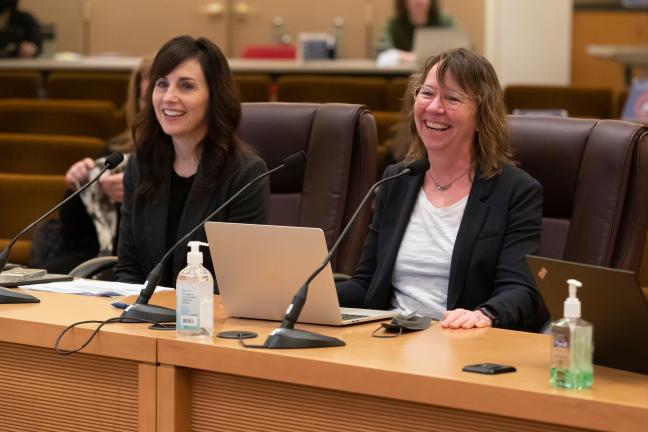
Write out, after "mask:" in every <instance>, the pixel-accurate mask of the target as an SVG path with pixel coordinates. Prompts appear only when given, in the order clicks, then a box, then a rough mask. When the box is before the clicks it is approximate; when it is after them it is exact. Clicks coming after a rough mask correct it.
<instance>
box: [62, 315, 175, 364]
mask: <svg viewBox="0 0 648 432" xmlns="http://www.w3.org/2000/svg"><path fill="white" fill-rule="evenodd" d="M140 322H141V323H149V324H153V325H155V326H156V327H158V328H166V327H172V328H175V324H164V323H159V322H155V321H149V320H145V319H140V318H122V317H116V318H108V319H107V320H104V321H99V320H88V321H79V322H75V323H74V324H71V325H69V326H67V327H66V328H65V329H63V331H62V332H61V334H60V335H58V337H57V338H56V342H54V351H56V353H57V354H60V355H70V354H74V353H76V352H79V351H81V350H82V349H83V348H85V347H87V346H88V345H89V344H90V342H92V340H93V339H94V338H95V337H96V336H97V334H98V333H99V330H101V328H102V327H103V326H105V325H106V324H112V323H140ZM82 324H99V325H98V326H97V328H96V329H95V330H94V331H93V332H92V334H91V335H90V337H89V338H88V340H86V341H85V342H84V343H83V345H81V346H80V347H78V348H75V349H73V350H65V349H62V348H60V347H59V344H60V343H61V339H63V337H64V336H65V334H66V333H67V332H69V331H70V330H72V329H73V328H75V327H77V326H79V325H82Z"/></svg>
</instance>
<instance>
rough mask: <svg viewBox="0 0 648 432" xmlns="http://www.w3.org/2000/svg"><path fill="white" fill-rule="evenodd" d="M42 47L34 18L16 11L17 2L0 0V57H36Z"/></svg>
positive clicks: (39, 32) (14, 0) (37, 25)
mask: <svg viewBox="0 0 648 432" xmlns="http://www.w3.org/2000/svg"><path fill="white" fill-rule="evenodd" d="M42 45H43V37H42V35H41V31H40V25H39V24H38V21H36V18H34V17H33V16H32V15H31V14H29V13H28V12H23V11H20V10H18V0H0V57H20V58H30V57H36V56H37V55H38V54H40V52H41V50H42Z"/></svg>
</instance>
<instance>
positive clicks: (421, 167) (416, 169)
mask: <svg viewBox="0 0 648 432" xmlns="http://www.w3.org/2000/svg"><path fill="white" fill-rule="evenodd" d="M429 169H430V161H428V160H427V159H418V160H415V161H414V162H411V163H409V164H407V166H406V167H405V168H404V169H403V171H405V170H409V172H408V174H409V175H411V176H415V175H419V174H423V173H424V172H425V171H427V170H429Z"/></svg>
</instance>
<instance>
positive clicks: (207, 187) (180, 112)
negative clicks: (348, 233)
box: [115, 36, 270, 286]
mask: <svg viewBox="0 0 648 432" xmlns="http://www.w3.org/2000/svg"><path fill="white" fill-rule="evenodd" d="M146 97H147V99H148V101H149V102H150V103H149V104H147V107H146V109H145V110H144V111H143V112H142V113H141V114H140V116H139V118H138V120H137V122H136V124H135V127H134V131H133V135H134V138H135V156H134V157H132V158H131V159H130V160H129V162H128V166H127V168H126V173H125V175H124V203H123V205H122V209H121V210H122V214H121V226H120V238H119V247H118V251H119V252H118V257H119V261H118V264H117V266H116V268H115V275H116V277H117V280H119V281H123V282H134V283H142V282H144V280H145V278H146V276H147V275H148V273H149V272H150V271H151V269H152V268H153V267H154V266H155V265H157V263H158V262H159V260H160V259H161V258H162V256H163V255H164V253H165V252H166V251H167V250H168V249H169V248H170V247H171V246H172V245H173V244H175V243H176V241H177V240H179V239H180V238H181V237H183V236H184V235H186V234H187V233H188V232H189V231H190V230H191V229H193V228H194V227H195V226H196V225H197V224H198V223H199V222H200V221H201V220H203V219H204V218H205V217H207V215H208V214H210V213H211V212H213V211H214V210H215V209H216V208H218V207H219V206H220V205H221V204H223V203H224V202H225V201H226V200H227V199H228V198H229V197H231V196H232V195H233V194H234V193H235V192H236V191H238V190H239V189H240V188H241V187H243V185H245V184H246V183H248V182H249V181H250V180H252V179H253V178H255V177H256V176H258V175H259V174H261V173H263V172H265V171H266V166H265V163H264V162H263V160H261V159H260V158H259V157H258V156H256V155H255V154H254V153H253V152H252V151H251V150H250V148H249V147H248V146H247V145H246V144H245V143H244V142H243V141H242V140H241V139H240V137H239V131H238V128H239V123H240V121H241V103H240V101H239V98H238V94H237V91H236V89H235V85H234V82H233V79H232V74H231V72H230V69H229V66H228V64H227V60H226V59H225V56H224V55H223V53H222V52H221V51H220V49H219V48H218V47H217V46H216V45H214V44H213V43H212V42H210V41H209V40H207V39H205V38H198V39H194V38H192V37H190V36H180V37H177V38H174V39H172V40H170V41H169V42H167V43H166V44H165V45H164V46H163V47H162V48H161V49H160V51H158V53H157V55H156V56H155V59H154V61H153V64H152V66H151V71H150V84H149V87H148V90H147V93H146ZM269 201H270V191H269V183H268V182H267V181H261V182H258V183H256V184H255V185H254V186H252V187H251V188H249V189H248V190H247V191H246V192H245V193H243V194H242V195H241V196H239V197H238V198H237V199H236V200H234V201H233V202H232V203H231V204H230V205H229V206H228V207H227V208H225V209H224V210H223V211H222V212H220V213H219V214H218V215H216V216H215V217H214V218H213V220H216V221H227V222H244V223H264V222H265V221H266V218H267V212H268V206H269ZM192 240H202V241H205V233H204V230H202V229H201V230H198V231H197V232H196V233H195V234H194V235H193V237H192ZM205 252H206V251H205ZM186 254H187V250H186V248H182V247H180V248H179V249H178V250H177V251H176V252H175V254H174V256H173V257H172V258H171V259H169V260H168V262H167V263H166V266H165V268H164V270H163V274H162V278H161V281H160V284H161V285H165V286H175V279H176V277H177V274H178V273H179V271H180V270H181V269H182V268H183V267H184V266H185V265H186ZM204 265H205V267H207V268H208V269H210V270H211V271H212V273H213V268H212V263H211V258H210V256H209V254H208V253H206V254H205V259H204Z"/></svg>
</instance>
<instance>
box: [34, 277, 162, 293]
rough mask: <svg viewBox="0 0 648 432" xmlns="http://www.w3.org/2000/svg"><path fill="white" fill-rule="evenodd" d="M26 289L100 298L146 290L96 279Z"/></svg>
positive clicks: (142, 286) (122, 283) (160, 288)
mask: <svg viewBox="0 0 648 432" xmlns="http://www.w3.org/2000/svg"><path fill="white" fill-rule="evenodd" d="M24 288H26V289H30V290H36V291H48V292H56V293H62V294H81V295H91V296H99V297H122V296H129V295H137V294H139V292H140V291H141V290H142V288H144V285H143V284H131V283H124V282H108V281H99V280H94V279H76V280H73V281H68V282H50V283H44V284H32V285H25V287H24ZM171 289H173V288H167V287H160V286H159V287H157V288H155V291H168V290H171Z"/></svg>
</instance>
